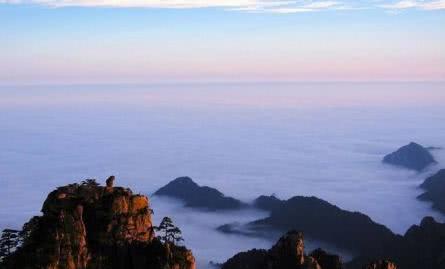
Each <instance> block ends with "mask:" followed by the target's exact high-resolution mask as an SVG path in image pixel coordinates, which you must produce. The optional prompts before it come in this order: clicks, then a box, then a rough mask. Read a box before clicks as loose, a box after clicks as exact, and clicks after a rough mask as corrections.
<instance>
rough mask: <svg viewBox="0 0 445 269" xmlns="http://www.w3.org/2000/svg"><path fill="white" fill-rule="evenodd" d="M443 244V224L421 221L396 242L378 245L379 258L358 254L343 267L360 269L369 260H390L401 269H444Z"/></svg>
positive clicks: (426, 219) (444, 250)
mask: <svg viewBox="0 0 445 269" xmlns="http://www.w3.org/2000/svg"><path fill="white" fill-rule="evenodd" d="M444 242H445V223H438V222H436V221H435V220H434V219H433V218H432V217H425V218H423V220H422V221H421V223H420V225H413V226H411V228H409V229H408V231H407V232H406V233H405V235H404V236H403V237H401V238H400V240H397V241H396V242H394V243H393V244H389V245H387V244H383V243H381V244H380V247H381V249H382V250H383V251H382V254H380V255H376V253H362V254H361V255H359V256H357V257H355V258H354V259H353V260H352V261H351V262H349V263H348V264H346V267H347V268H351V269H355V268H361V265H363V264H365V263H367V262H369V261H370V260H371V259H376V258H378V259H383V260H385V259H388V258H390V259H391V260H392V261H394V262H395V263H396V264H397V265H398V266H399V268H402V269H419V268H422V269H438V268H445V243H444ZM371 268H374V267H371ZM388 268H391V267H388Z"/></svg>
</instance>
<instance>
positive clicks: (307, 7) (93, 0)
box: [0, 0, 445, 13]
mask: <svg viewBox="0 0 445 269" xmlns="http://www.w3.org/2000/svg"><path fill="white" fill-rule="evenodd" d="M1 3H5V4H32V5H43V6H48V7H54V8H61V7H114V8H171V9H185V8H222V9H226V10H237V11H247V12H272V13H300V12H315V11H323V10H355V9H376V8H377V9H390V10H401V9H421V10H440V9H445V0H417V1H416V0H398V1H383V0H381V1H379V0H363V1H351V0H338V1H329V0H0V4H1Z"/></svg>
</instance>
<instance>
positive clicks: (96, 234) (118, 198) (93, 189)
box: [4, 177, 195, 269]
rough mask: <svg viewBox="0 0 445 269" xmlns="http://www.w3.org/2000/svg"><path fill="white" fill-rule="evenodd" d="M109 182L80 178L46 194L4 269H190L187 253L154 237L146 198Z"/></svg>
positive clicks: (184, 249)
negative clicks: (101, 183) (41, 205)
mask: <svg viewBox="0 0 445 269" xmlns="http://www.w3.org/2000/svg"><path fill="white" fill-rule="evenodd" d="M113 181H114V177H113V180H107V187H102V186H99V185H98V184H97V183H96V182H95V181H94V180H86V181H84V182H83V183H82V184H71V185H68V186H64V187H60V188H57V189H56V190H55V191H53V192H51V193H50V194H49V195H48V197H47V199H46V201H45V202H44V204H43V208H42V213H43V215H42V216H40V217H34V218H33V222H32V225H31V226H28V227H30V228H29V231H28V233H29V234H28V235H27V236H26V238H25V240H24V242H23V245H22V246H21V247H20V248H19V249H18V250H17V251H16V252H15V253H14V254H13V255H12V256H10V257H8V259H7V261H6V262H5V265H4V266H5V268H8V269H13V268H22V269H28V268H29V269H31V268H36V269H37V268H39V269H59V268H60V269H62V268H63V269H86V268H88V269H102V268H107V269H108V268H110V269H142V268H144V269H145V268H153V269H158V268H159V269H161V268H162V269H167V268H168V269H194V266H195V265H194V264H195V263H194V258H193V255H192V253H191V252H190V251H189V250H187V249H186V248H185V247H178V246H175V245H173V244H171V243H162V242H160V241H159V240H158V239H157V238H156V236H155V234H154V231H153V230H154V229H153V225H152V219H151V214H152V211H151V209H150V204H149V200H148V198H147V197H146V196H143V195H137V194H133V193H132V191H131V190H130V189H126V188H122V187H113V184H112V182H113ZM109 183H111V184H109Z"/></svg>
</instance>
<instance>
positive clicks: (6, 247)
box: [0, 229, 20, 263]
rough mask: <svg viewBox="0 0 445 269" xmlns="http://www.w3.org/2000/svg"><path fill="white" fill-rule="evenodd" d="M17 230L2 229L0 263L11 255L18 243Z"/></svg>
mask: <svg viewBox="0 0 445 269" xmlns="http://www.w3.org/2000/svg"><path fill="white" fill-rule="evenodd" d="M19 232H20V231H17V230H12V229H4V230H3V232H2V235H1V237H0V263H1V262H3V260H4V259H5V258H7V257H8V256H9V255H11V254H12V253H13V252H14V250H15V249H16V248H17V247H18V245H19Z"/></svg>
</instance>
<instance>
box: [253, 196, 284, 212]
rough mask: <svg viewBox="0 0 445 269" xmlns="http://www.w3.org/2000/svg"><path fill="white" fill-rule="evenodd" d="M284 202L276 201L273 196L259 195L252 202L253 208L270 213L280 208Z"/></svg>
mask: <svg viewBox="0 0 445 269" xmlns="http://www.w3.org/2000/svg"><path fill="white" fill-rule="evenodd" d="M283 203H284V201H282V200H280V199H278V198H277V197H276V196H275V195H271V196H266V195H261V196H259V197H258V198H256V199H255V200H254V201H253V206H254V207H256V208H259V209H262V210H266V211H272V210H274V209H276V208H278V207H280V206H282V205H283Z"/></svg>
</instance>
